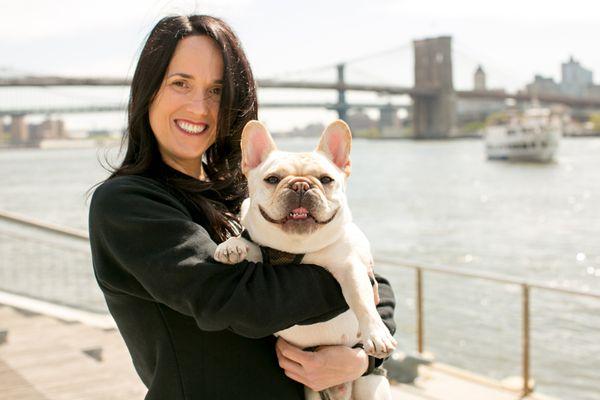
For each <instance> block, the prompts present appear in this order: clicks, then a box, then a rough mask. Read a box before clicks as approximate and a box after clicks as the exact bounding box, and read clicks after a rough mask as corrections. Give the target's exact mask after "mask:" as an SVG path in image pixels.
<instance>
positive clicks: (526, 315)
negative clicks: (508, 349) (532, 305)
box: [521, 284, 532, 397]
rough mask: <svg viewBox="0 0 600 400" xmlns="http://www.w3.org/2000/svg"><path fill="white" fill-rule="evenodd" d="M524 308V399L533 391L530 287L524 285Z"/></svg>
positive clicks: (522, 286)
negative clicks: (530, 340) (530, 377)
mask: <svg viewBox="0 0 600 400" xmlns="http://www.w3.org/2000/svg"><path fill="white" fill-rule="evenodd" d="M521 288H522V290H523V292H522V293H523V295H522V299H521V300H522V307H523V322H522V323H523V338H522V342H523V343H522V344H523V349H522V352H523V389H522V397H526V396H528V395H529V394H530V393H531V392H532V390H531V388H530V387H529V348H530V344H529V285H527V284H522V285H521Z"/></svg>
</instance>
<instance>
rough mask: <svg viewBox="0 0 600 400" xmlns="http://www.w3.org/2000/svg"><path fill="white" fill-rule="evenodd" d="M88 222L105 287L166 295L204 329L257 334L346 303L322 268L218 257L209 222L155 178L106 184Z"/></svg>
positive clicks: (158, 298)
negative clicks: (205, 224) (199, 219)
mask: <svg viewBox="0 0 600 400" xmlns="http://www.w3.org/2000/svg"><path fill="white" fill-rule="evenodd" d="M89 227H90V243H91V247H92V260H93V263H94V269H95V272H96V277H97V279H98V282H99V284H100V285H101V287H102V288H103V290H104V291H105V292H106V293H110V294H112V295H117V296H118V295H130V296H135V297H138V298H142V299H144V300H148V301H155V302H160V303H163V304H165V305H167V306H169V307H170V308H172V309H174V310H176V311H178V312H180V313H182V314H185V315H189V316H191V317H193V318H194V319H195V320H196V323H197V324H198V326H199V327H200V328H201V329H203V330H207V331H218V330H223V329H231V330H232V331H234V332H236V333H238V334H240V335H242V336H247V337H252V338H258V337H264V336H268V335H270V334H272V333H273V332H276V331H279V330H283V329H286V328H288V327H290V326H292V325H295V324H297V323H298V322H302V321H305V320H308V319H312V318H317V317H323V316H326V317H332V316H335V315H337V314H339V313H341V312H343V311H345V310H346V309H347V308H348V306H347V305H346V303H345V301H344V298H343V296H342V292H341V289H340V287H339V285H338V283H337V282H336V281H335V279H334V278H333V277H332V276H331V275H330V274H329V273H328V272H326V271H325V270H324V269H323V268H320V267H316V266H311V265H295V266H286V267H285V268H281V267H280V268H273V267H270V266H268V265H263V264H262V263H250V262H244V263H241V264H237V265H233V266H229V265H223V264H220V263H216V262H215V261H214V260H213V259H212V255H213V254H214V250H215V248H216V244H215V243H214V242H213V241H212V240H211V238H210V237H209V235H208V234H207V232H206V230H205V229H204V228H203V227H202V226H200V225H198V224H196V223H194V222H193V221H192V219H191V216H190V215H189V213H188V211H187V210H186V209H185V207H184V206H183V205H182V204H181V203H180V202H179V201H178V200H177V199H176V198H175V197H174V196H172V195H171V194H170V193H169V192H168V191H167V190H166V189H165V188H164V187H162V186H161V185H160V184H158V183H156V182H155V181H153V180H151V179H147V178H143V177H136V176H128V177H121V178H114V179H112V180H109V181H107V182H106V183H104V184H103V185H101V186H100V187H99V188H98V189H97V190H96V192H95V193H94V196H93V199H92V202H91V205H90V222H89Z"/></svg>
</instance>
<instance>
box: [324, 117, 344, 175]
mask: <svg viewBox="0 0 600 400" xmlns="http://www.w3.org/2000/svg"><path fill="white" fill-rule="evenodd" d="M351 147H352V133H351V132H350V127H348V125H347V124H346V123H345V122H344V121H342V120H341V119H338V120H335V121H333V122H332V123H331V124H329V126H328V127H327V128H325V130H324V131H323V134H322V135H321V140H319V144H318V146H317V151H320V152H321V153H324V154H325V155H326V156H327V158H329V159H330V160H331V161H332V162H333V163H334V164H335V165H337V167H338V168H339V169H341V170H342V171H343V172H344V173H345V174H346V176H348V175H350V149H351Z"/></svg>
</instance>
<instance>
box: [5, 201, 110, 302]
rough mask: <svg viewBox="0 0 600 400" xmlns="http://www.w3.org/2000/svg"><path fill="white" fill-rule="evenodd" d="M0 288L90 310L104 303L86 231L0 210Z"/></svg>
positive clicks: (37, 298) (7, 291) (20, 294)
mask: <svg viewBox="0 0 600 400" xmlns="http://www.w3.org/2000/svg"><path fill="white" fill-rule="evenodd" d="M0 222H1V224H0V290H1V291H2V292H4V293H8V294H13V295H18V296H25V297H27V298H31V299H35V300H40V301H44V302H47V303H50V304H59V305H63V306H67V307H70V308H73V309H78V310H82V311H89V312H93V313H106V305H105V302H104V299H103V296H102V293H101V291H100V289H99V288H98V285H97V284H96V282H95V278H94V274H93V270H92V267H91V252H90V247H89V238H88V235H87V232H85V231H81V230H77V229H71V228H65V227H61V226H58V225H55V224H50V223H46V222H43V221H39V220H36V219H33V218H29V217H24V216H20V215H18V214H14V213H10V212H6V211H0Z"/></svg>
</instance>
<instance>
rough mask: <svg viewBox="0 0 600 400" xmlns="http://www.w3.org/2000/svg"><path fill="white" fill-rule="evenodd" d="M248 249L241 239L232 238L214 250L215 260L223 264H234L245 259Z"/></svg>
mask: <svg viewBox="0 0 600 400" xmlns="http://www.w3.org/2000/svg"><path fill="white" fill-rule="evenodd" d="M247 254H248V247H247V246H246V242H244V240H243V239H240V238H237V237H233V238H229V239H227V240H226V241H224V242H223V243H221V244H220V245H218V246H217V250H215V260H217V261H219V262H222V263H223V264H236V263H239V262H242V261H244V260H245V259H246V255H247Z"/></svg>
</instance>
